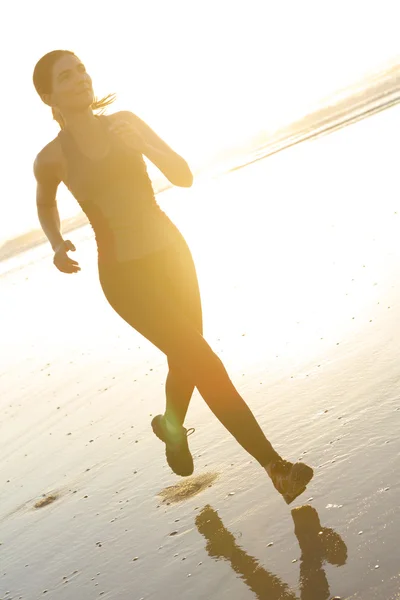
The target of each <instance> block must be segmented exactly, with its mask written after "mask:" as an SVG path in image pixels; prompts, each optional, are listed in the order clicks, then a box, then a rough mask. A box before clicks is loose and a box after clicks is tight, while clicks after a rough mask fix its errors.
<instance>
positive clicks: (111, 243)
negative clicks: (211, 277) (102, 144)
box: [58, 116, 181, 262]
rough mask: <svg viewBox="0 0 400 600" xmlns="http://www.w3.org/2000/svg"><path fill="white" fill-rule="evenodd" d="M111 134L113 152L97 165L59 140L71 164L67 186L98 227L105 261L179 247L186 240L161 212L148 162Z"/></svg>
mask: <svg viewBox="0 0 400 600" xmlns="http://www.w3.org/2000/svg"><path fill="white" fill-rule="evenodd" d="M98 119H99V120H100V121H101V123H102V124H103V126H104V128H105V130H106V131H107V132H108V137H109V141H110V146H109V152H108V153H107V155H106V156H105V157H104V158H102V159H99V160H92V159H90V158H88V157H87V156H85V155H84V154H83V153H82V152H80V150H79V148H78V146H77V144H76V143H75V141H74V139H73V137H72V136H71V135H70V134H69V132H68V131H64V130H61V131H60V133H59V134H58V137H59V140H60V143H61V147H62V151H63V154H64V157H65V160H66V163H67V179H66V181H65V184H66V186H67V187H68V189H69V190H70V192H71V193H72V195H73V196H74V197H75V198H76V200H77V201H78V203H79V204H80V206H81V208H82V210H83V211H84V212H85V214H86V215H87V217H88V219H89V222H90V224H91V225H92V227H93V230H94V233H95V237H96V242H97V248H98V255H99V261H101V262H115V261H116V262H123V261H128V260H132V259H135V258H141V257H142V256H145V255H147V254H150V253H152V252H156V251H157V250H160V249H161V248H163V247H164V246H168V245H170V244H171V243H174V242H175V241H177V240H178V239H179V238H180V237H181V235H180V233H179V231H178V230H177V228H176V227H175V225H174V224H173V223H172V222H171V221H170V219H169V218H168V217H167V215H166V214H165V213H164V212H163V211H162V210H161V209H160V207H159V206H158V204H157V202H156V200H155V197H154V191H153V187H152V184H151V181H150V178H149V176H148V173H147V168H146V164H145V162H144V160H143V156H142V155H141V154H140V153H138V152H136V151H135V150H132V149H131V148H129V147H128V146H127V145H126V144H125V143H124V142H123V140H122V139H121V138H119V137H118V135H117V134H114V133H113V132H112V131H111V130H110V129H109V127H108V122H107V117H105V116H100V117H98Z"/></svg>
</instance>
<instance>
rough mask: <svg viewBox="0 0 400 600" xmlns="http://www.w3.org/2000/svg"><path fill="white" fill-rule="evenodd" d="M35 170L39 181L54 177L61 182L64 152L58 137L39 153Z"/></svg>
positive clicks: (53, 178) (35, 162) (34, 165)
mask: <svg viewBox="0 0 400 600" xmlns="http://www.w3.org/2000/svg"><path fill="white" fill-rule="evenodd" d="M33 170H34V173H35V177H36V179H37V180H38V181H39V180H41V181H43V180H48V179H52V180H58V181H59V182H61V180H62V175H63V154H62V150H61V144H60V141H59V139H58V138H55V139H54V140H52V141H51V142H49V143H48V144H47V145H46V146H45V147H44V148H42V150H41V151H40V152H39V153H38V155H37V156H36V158H35V161H34V163H33Z"/></svg>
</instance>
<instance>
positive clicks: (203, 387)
mask: <svg viewBox="0 0 400 600" xmlns="http://www.w3.org/2000/svg"><path fill="white" fill-rule="evenodd" d="M99 275H100V283H101V286H102V288H103V291H104V294H105V296H106V298H107V300H108V302H109V303H110V305H111V306H112V307H113V308H114V310H115V311H116V312H117V313H118V314H119V315H120V316H121V317H122V318H123V319H124V320H125V321H126V322H127V323H129V325H131V326H132V327H133V328H134V329H136V330H137V331H138V332H139V333H141V334H142V335H143V336H144V337H145V338H147V339H148V340H149V341H150V342H152V343H153V344H154V345H155V346H157V348H159V349H160V350H161V351H162V352H164V354H165V355H166V356H167V359H168V365H169V373H168V378H167V383H166V396H167V408H166V414H167V416H168V419H169V420H171V421H174V420H175V421H176V422H177V423H179V424H183V421H184V419H185V415H186V411H187V408H188V405H189V402H190V398H191V396H192V393H193V390H194V388H195V387H197V389H198V391H199V392H200V394H201V396H202V397H203V398H204V400H205V401H206V403H207V404H208V406H209V407H210V409H211V410H212V412H213V413H214V414H215V416H216V417H217V418H218V419H219V420H220V421H221V423H222V424H223V425H224V426H225V427H226V428H227V429H228V431H230V433H231V434H232V435H233V436H234V437H235V438H236V440H237V441H238V442H239V444H240V445H241V446H242V447H243V448H244V449H245V450H247V452H249V454H251V455H252V456H253V457H254V458H255V459H256V460H257V461H258V462H259V463H260V464H261V465H262V466H266V465H267V464H268V463H269V462H270V461H271V460H272V459H276V458H278V454H277V453H276V452H275V450H274V449H273V448H272V446H271V444H270V443H269V441H268V440H267V439H266V437H265V435H264V433H263V432H262V430H261V428H260V426H259V425H258V423H257V421H256V419H255V417H254V415H253V413H252V412H251V410H250V409H249V407H248V406H247V404H246V403H245V401H244V400H243V398H242V397H241V396H240V395H239V393H238V392H237V390H236V388H235V387H234V385H233V383H232V382H231V380H230V378H229V375H228V373H227V372H226V369H225V367H224V365H223V364H222V362H221V360H220V359H219V358H218V356H217V355H216V354H215V353H214V352H213V350H212V349H211V348H210V346H209V345H208V343H207V342H206V340H205V339H204V338H203V335H202V332H203V328H202V312H201V301H200V293H199V286H198V282H197V275H196V269H195V266H194V263H193V259H192V255H191V253H190V250H189V248H188V246H187V244H186V242H185V241H184V239H183V238H181V239H180V240H179V241H178V242H177V243H175V244H173V245H171V246H168V247H167V248H163V249H162V250H160V251H158V252H155V253H153V254H151V255H148V256H145V257H144V258H140V259H137V260H132V261H129V262H122V263H114V264H102V263H99Z"/></svg>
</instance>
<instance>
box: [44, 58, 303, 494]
mask: <svg viewBox="0 0 400 600" xmlns="http://www.w3.org/2000/svg"><path fill="white" fill-rule="evenodd" d="M33 82H34V85H35V88H36V90H37V92H38V94H39V95H40V97H41V99H42V100H43V102H45V103H46V104H47V105H48V106H50V107H51V108H52V111H53V117H54V118H55V119H56V120H57V121H58V123H59V125H60V127H61V131H60V133H59V134H58V136H57V137H56V138H55V139H53V140H52V141H51V142H50V143H49V144H47V146H45V147H44V148H43V150H41V152H39V154H38V156H37V157H36V160H35V164H34V172H35V177H36V180H37V208H38V215H39V220H40V223H41V225H42V228H43V231H44V232H45V234H46V236H47V237H48V239H49V241H50V244H51V246H52V248H53V251H54V264H55V266H56V267H57V269H58V270H59V271H61V272H63V273H76V272H78V271H79V270H80V269H79V265H78V263H77V262H76V261H74V260H72V259H71V258H70V257H69V256H68V252H69V251H74V250H75V248H74V246H73V244H72V243H71V242H70V241H69V240H64V239H63V237H62V234H61V231H60V217H59V214H58V210H57V204H56V192H57V188H58V186H59V184H60V183H61V182H63V183H64V184H65V185H66V186H67V188H68V189H69V190H70V191H71V193H72V194H73V195H74V197H75V198H76V200H77V201H78V202H79V204H80V206H81V207H82V210H83V211H84V212H85V213H86V215H87V217H88V219H89V221H90V223H91V225H92V227H93V230H94V232H95V236H96V241H97V248H98V268H99V276H100V282H101V286H102V289H103V291H104V294H105V296H106V298H107V300H108V302H109V303H110V305H111V306H112V307H113V308H114V310H115V311H116V312H117V313H118V314H119V315H120V316H121V317H122V318H123V319H124V320H125V321H126V322H127V323H129V325H131V326H132V327H133V328H134V329H136V330H137V331H138V332H139V333H141V334H142V335H143V336H145V337H146V338H147V339H148V340H149V341H150V342H152V343H153V344H154V345H155V346H157V348H159V349H160V350H161V351H162V352H164V354H165V355H166V357H167V360H168V366H169V372H168V377H167V381H166V410H165V414H164V415H158V416H156V417H155V418H154V419H153V421H152V428H153V431H154V433H155V434H156V436H157V437H158V438H159V439H160V440H162V441H163V442H164V443H165V446H166V457H167V461H168V464H169V465H170V467H171V469H172V470H173V471H174V472H175V473H177V474H178V475H182V476H184V475H191V474H192V472H193V458H192V455H191V453H190V450H189V447H188V442H187V436H188V433H190V431H188V430H187V429H185V428H184V426H183V423H184V420H185V416H186V412H187V408H188V405H189V402H190V398H191V396H192V393H193V390H194V388H195V387H197V389H198V390H199V392H200V394H201V395H202V397H203V398H204V400H205V401H206V402H207V404H208V406H209V407H210V409H211V410H212V411H213V413H214V414H215V416H216V417H217V418H218V419H219V420H220V421H221V423H222V424H223V425H224V426H225V427H226V428H227V429H228V431H230V433H231V434H232V435H233V436H234V437H235V438H236V440H237V441H238V442H239V444H240V445H241V446H242V447H243V448H244V449H245V450H247V452H249V454H251V456H253V457H254V458H255V459H256V460H257V461H258V462H259V463H260V465H261V466H262V467H264V468H265V470H266V471H267V473H268V475H269V476H270V478H271V479H272V482H273V484H274V486H275V488H276V489H277V490H278V491H279V492H280V493H281V494H282V495H283V497H284V498H285V500H286V502H287V503H290V502H292V501H293V500H294V499H295V498H296V497H297V496H298V495H299V494H301V493H302V492H303V491H304V489H305V487H306V485H307V483H308V482H309V481H310V479H311V478H312V475H313V471H312V469H311V468H310V467H308V466H307V465H304V464H303V463H295V464H292V463H290V462H288V461H284V460H283V459H281V457H280V456H279V455H278V454H277V452H276V451H275V450H274V449H273V448H272V446H271V444H270V443H269V441H268V440H267V439H266V437H265V436H264V434H263V432H262V430H261V428H260V426H259V425H258V423H257V421H256V420H255V418H254V416H253V414H252V412H251V411H250V409H249V407H248V406H247V404H246V403H245V401H244V400H243V399H242V398H241V396H240V395H239V393H238V392H237V390H236V389H235V387H234V385H233V384H232V382H231V380H230V378H229V376H228V374H227V372H226V370H225V367H224V365H223V364H222V362H221V360H220V359H219V358H218V356H217V355H216V354H215V353H214V352H213V350H212V349H211V348H210V346H209V345H208V343H207V342H206V340H205V339H204V338H203V335H202V331H203V329H202V311H201V302H200V294H199V288H198V282H197V276H196V270H195V267H194V264H193V259H192V256H191V253H190V250H189V248H188V246H187V244H186V242H185V240H184V238H183V237H182V235H181V233H180V232H179V231H178V229H177V228H176V227H175V225H174V224H173V223H172V222H171V221H170V219H169V218H168V217H167V216H166V215H165V214H164V213H163V212H162V210H161V209H160V208H159V206H158V205H157V203H156V200H155V197H154V192H153V188H152V184H151V182H150V179H149V177H148V174H147V170H146V166H145V162H144V160H143V156H146V157H147V158H148V159H149V160H150V161H151V162H152V163H154V164H155V165H156V166H157V167H158V168H159V169H160V171H162V173H163V174H164V175H165V176H166V177H167V178H168V180H169V181H170V182H171V183H172V184H174V185H178V186H181V187H189V186H191V185H192V182H193V176H192V173H191V171H190V168H189V167H188V165H187V163H186V162H185V160H184V159H183V158H182V157H181V156H179V155H178V154H176V152H174V151H173V150H172V149H171V148H170V147H169V146H168V145H167V144H166V143H165V142H163V141H162V140H161V139H160V138H159V137H158V135H156V134H155V133H154V131H152V130H151V129H150V127H149V126H148V125H146V123H144V122H143V121H142V120H141V119H140V118H139V117H137V116H136V115H135V114H133V113H131V112H128V111H121V112H117V113H114V114H112V115H109V116H105V115H102V114H101V115H96V114H94V111H96V110H97V109H102V108H104V107H106V106H107V105H109V104H110V103H111V102H112V100H113V97H112V96H107V97H106V98H104V99H103V100H101V101H96V100H95V98H94V94H93V88H92V81H91V79H90V77H89V75H88V73H87V72H86V69H85V67H84V65H83V64H82V62H81V61H80V60H79V59H78V58H77V56H75V54H73V53H72V52H69V51H66V50H56V51H53V52H50V53H48V54H46V55H45V56H43V57H42V58H41V59H40V60H39V62H38V63H37V64H36V66H35V70H34V74H33Z"/></svg>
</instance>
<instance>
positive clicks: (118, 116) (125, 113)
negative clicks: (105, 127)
mask: <svg viewBox="0 0 400 600" xmlns="http://www.w3.org/2000/svg"><path fill="white" fill-rule="evenodd" d="M106 116H107V119H109V121H110V123H115V122H116V121H129V122H130V123H134V124H140V123H143V121H142V119H140V118H139V117H138V116H137V115H135V113H133V112H131V111H130V110H119V111H117V112H115V113H112V114H111V115H106Z"/></svg>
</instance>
